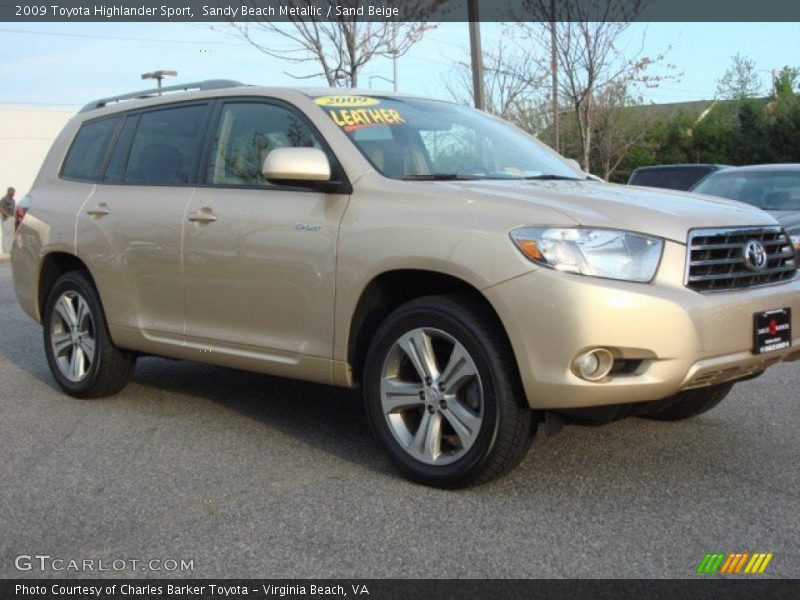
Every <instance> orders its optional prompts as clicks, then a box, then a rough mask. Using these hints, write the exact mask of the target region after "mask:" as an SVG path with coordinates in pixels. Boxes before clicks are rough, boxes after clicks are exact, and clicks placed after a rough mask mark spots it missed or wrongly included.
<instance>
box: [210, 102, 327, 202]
mask: <svg viewBox="0 0 800 600" xmlns="http://www.w3.org/2000/svg"><path fill="white" fill-rule="evenodd" d="M276 148H319V149H321V148H322V146H321V145H320V143H319V140H318V139H317V138H316V136H315V135H314V133H313V132H312V131H311V129H310V128H309V126H308V125H307V124H306V122H305V120H304V119H303V118H302V117H300V116H299V115H298V114H296V113H295V112H293V111H291V110H289V109H287V108H285V107H283V106H278V105H275V104H265V103H257V102H241V103H230V104H225V105H224V106H223V108H222V112H221V114H220V119H219V126H218V128H217V133H216V135H215V137H214V141H213V144H212V148H211V158H210V160H209V167H208V183H210V184H215V185H232V186H246V187H252V186H260V187H270V183H269V182H267V181H266V180H265V179H264V178H263V177H262V175H261V170H262V166H263V164H264V159H265V158H266V156H267V154H268V153H269V152H270V151H272V150H275V149H276Z"/></svg>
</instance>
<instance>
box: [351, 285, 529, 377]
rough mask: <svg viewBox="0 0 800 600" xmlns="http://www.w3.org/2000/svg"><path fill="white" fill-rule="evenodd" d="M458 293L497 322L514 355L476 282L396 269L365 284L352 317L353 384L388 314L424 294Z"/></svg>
mask: <svg viewBox="0 0 800 600" xmlns="http://www.w3.org/2000/svg"><path fill="white" fill-rule="evenodd" d="M441 294H450V295H452V294H458V295H462V296H466V297H469V298H470V299H471V300H472V301H473V302H474V303H476V304H478V305H479V306H480V307H481V309H483V310H486V311H487V314H489V316H490V317H491V318H492V320H493V321H494V322H495V323H496V325H497V326H498V328H499V330H500V331H501V332H502V334H503V337H504V339H505V341H506V343H507V344H508V349H509V351H510V352H511V355H512V356H514V363H515V367H517V365H516V355H515V354H514V348H513V346H512V345H511V340H510V338H509V336H508V333H507V331H506V328H505V326H504V324H503V322H502V320H501V319H500V316H499V315H498V313H497V311H496V310H495V308H494V306H492V304H491V302H489V300H488V298H486V296H485V295H484V294H483V293H482V292H481V291H480V290H479V289H478V288H476V287H475V286H474V285H472V284H470V283H468V282H467V281H464V280H463V279H460V278H458V277H455V276H453V275H448V274H446V273H442V272H439V271H430V270H424V269H395V270H391V271H385V272H383V273H381V274H379V275H377V276H375V277H374V278H373V279H372V280H370V282H369V283H368V284H367V285H366V286H365V287H364V289H363V290H362V292H361V295H360V296H359V298H358V302H357V303H356V308H355V311H354V312H353V315H352V317H351V319H350V328H349V331H348V341H347V363H348V365H349V366H350V369H351V379H352V384H353V385H360V384H361V381H362V374H363V369H364V363H365V360H366V355H367V351H368V349H369V344H370V341H371V339H372V334H373V333H374V332H375V330H376V329H377V328H378V327H379V326H380V324H381V323H382V322H383V321H384V320H385V319H386V317H387V316H389V314H390V313H391V312H392V311H393V310H395V309H396V308H398V307H399V306H401V305H402V304H405V303H406V302H409V301H411V300H414V299H416V298H421V297H423V296H432V295H441Z"/></svg>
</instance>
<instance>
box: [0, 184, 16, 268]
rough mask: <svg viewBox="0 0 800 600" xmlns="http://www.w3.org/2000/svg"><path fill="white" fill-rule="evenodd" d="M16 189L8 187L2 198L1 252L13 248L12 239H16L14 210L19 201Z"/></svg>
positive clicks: (5, 252)
mask: <svg viewBox="0 0 800 600" xmlns="http://www.w3.org/2000/svg"><path fill="white" fill-rule="evenodd" d="M15 193H16V190H15V189H14V188H13V187H10V188H8V190H7V191H6V195H5V196H3V197H2V198H0V217H1V218H2V223H0V225H2V227H0V254H7V253H8V252H9V251H10V250H11V241H12V240H13V239H14V210H15V209H16V207H17V203H16V202H15V200H14V194H15Z"/></svg>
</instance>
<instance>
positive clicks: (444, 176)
mask: <svg viewBox="0 0 800 600" xmlns="http://www.w3.org/2000/svg"><path fill="white" fill-rule="evenodd" d="M396 179H403V180H409V181H455V180H458V179H469V180H471V179H483V177H481V176H476V175H459V174H458V173H430V174H428V175H399V176H398V177H396Z"/></svg>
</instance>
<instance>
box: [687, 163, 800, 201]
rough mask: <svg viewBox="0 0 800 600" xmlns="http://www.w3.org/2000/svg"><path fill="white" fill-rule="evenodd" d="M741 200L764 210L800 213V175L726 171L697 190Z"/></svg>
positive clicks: (707, 178)
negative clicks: (797, 211)
mask: <svg viewBox="0 0 800 600" xmlns="http://www.w3.org/2000/svg"><path fill="white" fill-rule="evenodd" d="M692 191H693V192H697V193H699V194H709V195H711V196H720V197H722V198H730V199H731V200H739V201H740V202H746V203H747V204H752V205H753V206H757V207H758V208H760V209H762V210H800V171H797V172H793V171H749V172H748V171H737V170H735V169H734V170H731V171H724V172H721V173H716V174H714V175H711V176H709V177H706V178H705V179H704V180H703V181H701V182H700V183H699V184H698V185H697V186H696V187H695V188H694V189H693V190H692Z"/></svg>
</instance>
